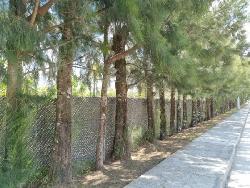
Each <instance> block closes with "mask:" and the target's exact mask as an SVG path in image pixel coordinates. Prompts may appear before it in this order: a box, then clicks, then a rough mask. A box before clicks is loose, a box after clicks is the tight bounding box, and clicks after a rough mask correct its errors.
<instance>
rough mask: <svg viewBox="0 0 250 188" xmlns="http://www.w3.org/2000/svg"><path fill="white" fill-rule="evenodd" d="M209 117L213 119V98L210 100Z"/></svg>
mask: <svg viewBox="0 0 250 188" xmlns="http://www.w3.org/2000/svg"><path fill="white" fill-rule="evenodd" d="M210 116H211V118H213V117H214V99H213V97H211V98H210Z"/></svg>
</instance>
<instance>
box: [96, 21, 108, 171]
mask: <svg viewBox="0 0 250 188" xmlns="http://www.w3.org/2000/svg"><path fill="white" fill-rule="evenodd" d="M107 44H108V24H106V25H105V26H104V45H107ZM103 58H104V67H103V80H102V89H101V101H100V125H99V131H98V138H97V145H96V170H100V169H102V168H103V162H104V160H105V131H106V126H107V111H108V97H107V91H108V84H109V80H110V64H108V63H105V62H106V58H107V54H106V53H105V52H104V53H103Z"/></svg>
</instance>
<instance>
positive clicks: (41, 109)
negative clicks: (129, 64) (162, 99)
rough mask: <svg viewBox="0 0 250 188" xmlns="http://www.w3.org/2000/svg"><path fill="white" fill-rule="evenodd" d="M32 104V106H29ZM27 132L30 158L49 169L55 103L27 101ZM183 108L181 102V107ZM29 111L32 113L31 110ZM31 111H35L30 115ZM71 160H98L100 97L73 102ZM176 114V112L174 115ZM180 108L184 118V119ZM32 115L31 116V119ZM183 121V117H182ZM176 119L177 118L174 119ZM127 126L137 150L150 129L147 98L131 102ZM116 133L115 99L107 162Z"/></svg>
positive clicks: (0, 150)
mask: <svg viewBox="0 0 250 188" xmlns="http://www.w3.org/2000/svg"><path fill="white" fill-rule="evenodd" d="M28 103H32V105H30V104H28ZM23 105H28V106H31V107H32V108H31V107H28V108H26V110H27V109H28V111H27V112H26V116H27V117H25V118H26V119H29V121H25V123H26V126H25V127H26V131H25V135H23V137H24V138H23V139H25V140H26V141H25V143H27V145H26V147H27V150H28V152H30V155H29V156H30V158H32V161H33V162H34V161H35V164H36V165H37V166H39V167H44V166H50V161H51V160H50V159H51V153H52V148H53V147H52V144H53V135H54V125H55V119H56V118H55V117H56V106H55V100H47V99H46V100H41V99H39V102H37V99H34V100H29V102H28V101H26V102H25V103H24V104H23ZM180 106H181V107H182V101H181V105H180ZM5 107H6V101H5V99H4V98H0V120H1V122H0V159H1V161H2V159H3V158H4V145H5V144H4V139H3V138H4V130H5V129H4V127H5V124H6V122H5V116H6V108H5ZM159 108H160V105H159V100H155V105H154V112H155V123H156V124H155V126H156V127H155V129H156V130H155V131H156V135H157V136H159V135H160V109H159ZM200 109H201V112H200V113H201V114H203V115H204V114H205V103H204V102H202V103H201V108H200ZM29 110H30V111H29ZM31 111H32V112H31ZM72 113H73V114H72V161H73V164H74V163H76V164H78V163H79V162H89V161H91V162H92V163H93V162H94V160H95V152H96V141H97V135H98V126H99V123H100V122H99V120H100V98H99V97H85V98H83V97H74V98H73V101H72ZM175 114H177V113H175ZM182 114H183V113H182V109H181V116H182ZM29 116H31V117H29ZM187 117H188V119H187V124H190V123H191V118H192V102H191V101H190V100H188V101H187ZM166 118H167V130H169V127H170V126H169V124H170V102H169V101H166ZM181 118H182V117H181ZM175 119H176V118H175ZM128 126H129V130H130V133H131V134H130V136H131V142H132V147H133V148H136V146H137V145H138V143H139V142H140V139H141V138H142V137H143V135H144V133H145V131H146V130H147V108H146V100H145V99H132V98H131V99H128ZM114 134H115V98H109V99H108V113H107V127H106V131H105V154H106V159H108V158H109V157H110V156H111V152H112V149H113V141H114Z"/></svg>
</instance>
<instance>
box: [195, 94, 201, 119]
mask: <svg viewBox="0 0 250 188" xmlns="http://www.w3.org/2000/svg"><path fill="white" fill-rule="evenodd" d="M196 119H197V123H200V122H201V100H200V99H199V98H198V99H197V110H196Z"/></svg>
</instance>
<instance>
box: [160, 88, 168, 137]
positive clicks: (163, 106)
mask: <svg viewBox="0 0 250 188" xmlns="http://www.w3.org/2000/svg"><path fill="white" fill-rule="evenodd" d="M164 89H165V88H164V85H163V84H161V86H160V88H159V95H160V111H161V114H160V120H161V122H160V140H163V139H164V138H166V135H167V120H166V101H165V90H164Z"/></svg>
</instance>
